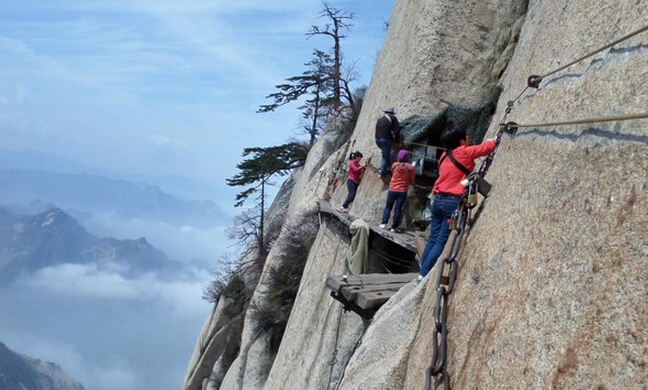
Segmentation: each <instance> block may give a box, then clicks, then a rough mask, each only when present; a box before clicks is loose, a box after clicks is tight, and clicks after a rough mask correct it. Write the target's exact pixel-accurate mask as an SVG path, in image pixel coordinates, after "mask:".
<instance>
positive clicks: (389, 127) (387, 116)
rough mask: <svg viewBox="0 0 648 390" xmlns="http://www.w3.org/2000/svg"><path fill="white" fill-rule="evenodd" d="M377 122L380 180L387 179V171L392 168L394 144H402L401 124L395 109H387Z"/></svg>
mask: <svg viewBox="0 0 648 390" xmlns="http://www.w3.org/2000/svg"><path fill="white" fill-rule="evenodd" d="M383 114H384V115H382V116H381V117H380V118H379V119H378V121H377V122H376V145H377V146H378V147H379V148H380V151H381V154H382V160H381V162H380V178H381V179H383V180H385V179H386V178H387V169H388V168H389V167H390V166H391V150H392V145H393V144H394V143H396V144H399V143H400V123H398V118H396V112H395V111H394V107H387V108H385V109H384V110H383Z"/></svg>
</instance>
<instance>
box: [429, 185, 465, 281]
mask: <svg viewBox="0 0 648 390" xmlns="http://www.w3.org/2000/svg"><path fill="white" fill-rule="evenodd" d="M457 207H459V198H458V197H454V196H451V195H435V196H434V202H433V203H432V220H431V221H430V237H429V238H428V241H427V244H426V245H425V250H423V258H422V259H421V272H420V274H421V276H425V275H427V274H428V272H430V270H431V269H432V267H434V264H436V261H437V259H438V258H439V256H441V253H443V248H444V247H445V244H446V242H447V241H448V237H450V225H449V224H448V220H449V219H450V218H452V214H453V213H454V212H455V210H456V209H457Z"/></svg>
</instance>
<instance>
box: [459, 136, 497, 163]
mask: <svg viewBox="0 0 648 390" xmlns="http://www.w3.org/2000/svg"><path fill="white" fill-rule="evenodd" d="M493 150H495V141H494V140H488V141H486V142H484V143H482V144H479V145H473V146H466V153H468V155H469V156H470V158H471V159H472V160H474V159H476V158H479V157H484V156H488V155H489V154H491V153H493Z"/></svg>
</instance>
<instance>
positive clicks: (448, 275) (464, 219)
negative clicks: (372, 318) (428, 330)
mask: <svg viewBox="0 0 648 390" xmlns="http://www.w3.org/2000/svg"><path fill="white" fill-rule="evenodd" d="M509 131H510V129H509V128H508V127H507V126H506V125H504V124H500V127H499V130H498V132H497V136H496V137H495V149H494V150H493V152H492V153H491V154H489V155H488V157H486V159H485V160H484V161H483V162H482V164H481V166H480V167H479V170H478V171H477V172H475V173H472V174H470V175H469V176H468V185H467V186H466V192H465V193H464V195H463V196H462V197H461V198H460V199H459V208H458V209H457V210H456V211H455V212H454V214H453V216H452V219H451V226H450V227H451V228H452V230H456V234H455V235H454V236H453V237H452V243H451V246H450V253H449V254H448V256H447V257H446V258H444V259H443V261H442V262H441V263H440V267H441V269H439V273H438V274H437V279H436V285H435V290H436V293H437V297H436V303H435V306H434V333H433V335H432V340H433V344H434V345H433V347H434V350H433V353H432V361H431V362H430V366H429V367H428V368H427V369H426V370H425V390H431V389H433V388H434V389H436V388H437V387H438V386H439V385H441V384H443V388H444V389H446V390H449V389H450V376H449V375H448V371H447V370H446V364H447V352H448V349H447V348H448V325H447V322H446V321H447V319H448V310H449V305H448V299H449V296H450V294H452V291H453V290H454V286H455V281H456V280H457V274H458V263H457V256H458V255H459V250H460V249H461V243H462V242H463V238H464V236H465V234H466V231H467V228H468V226H469V225H468V222H469V221H470V215H471V210H472V209H473V207H475V206H476V205H477V199H476V198H477V181H478V179H480V178H483V177H484V175H486V173H487V172H488V170H489V168H490V166H491V164H492V162H493V159H494V158H495V154H496V153H497V150H498V149H499V145H500V142H501V140H502V134H503V133H504V132H509ZM432 377H435V380H434V386H433V385H432Z"/></svg>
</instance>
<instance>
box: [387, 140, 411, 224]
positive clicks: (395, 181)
mask: <svg viewBox="0 0 648 390" xmlns="http://www.w3.org/2000/svg"><path fill="white" fill-rule="evenodd" d="M391 173H392V176H391V180H390V181H389V191H388V192H387V204H386V205H385V210H384V211H383V217H382V220H381V221H380V227H381V228H383V229H384V228H386V227H387V221H389V216H390V215H391V211H392V208H393V209H394V219H392V224H391V231H392V232H396V231H398V225H399V224H400V219H401V211H402V210H403V205H404V204H405V199H407V189H408V188H409V186H411V185H414V179H415V173H414V167H413V166H412V164H410V163H409V152H408V151H407V150H404V149H403V150H401V151H400V152H398V161H397V162H395V163H393V164H392V166H391ZM394 205H395V206H394Z"/></svg>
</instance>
